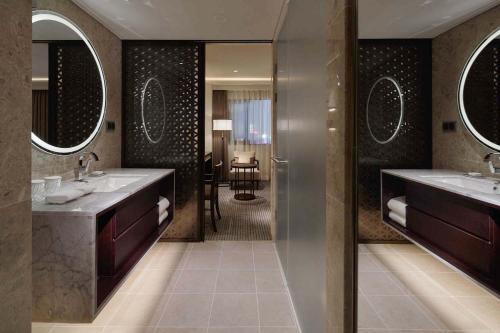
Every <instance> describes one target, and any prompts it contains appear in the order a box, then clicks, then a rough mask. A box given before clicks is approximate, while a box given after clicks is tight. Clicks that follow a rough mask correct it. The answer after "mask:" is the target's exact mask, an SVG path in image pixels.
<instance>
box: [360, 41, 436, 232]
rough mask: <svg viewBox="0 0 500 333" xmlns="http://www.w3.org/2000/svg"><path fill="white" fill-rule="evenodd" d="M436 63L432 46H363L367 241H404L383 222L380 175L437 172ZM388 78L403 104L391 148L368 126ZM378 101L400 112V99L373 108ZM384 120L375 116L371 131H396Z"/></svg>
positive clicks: (362, 43)
mask: <svg viewBox="0 0 500 333" xmlns="http://www.w3.org/2000/svg"><path fill="white" fill-rule="evenodd" d="M431 60H432V54H431V41H430V40H360V41H359V80H358V101H357V103H358V193H359V207H358V208H359V210H358V211H359V214H358V215H359V218H358V222H359V223H358V225H359V238H360V239H362V240H396V239H401V238H400V237H399V236H398V235H397V234H396V233H394V232H393V231H391V230H390V229H389V228H388V227H386V226H385V225H383V224H382V223H381V221H380V219H381V217H380V170H381V169H384V168H388V169H396V168H406V169H407V168H412V169H418V168H431V167H432V105H431V98H432V97H431V92H432V90H431V89H432V77H431ZM383 76H388V77H391V78H393V79H394V80H395V81H397V82H398V84H399V86H400V87H401V90H402V93H403V99H404V118H403V123H402V127H401V129H400V131H399V132H398V134H397V136H396V137H395V138H394V140H392V141H391V142H388V143H386V144H380V143H378V142H376V141H375V140H373V138H372V137H371V136H370V133H369V130H368V127H367V123H366V103H367V100H368V94H369V92H370V89H371V87H372V85H373V84H374V83H375V82H376V81H377V79H379V78H381V77H383ZM374 101H378V103H387V105H381V106H379V110H384V109H386V110H393V109H397V108H399V100H398V99H396V98H382V99H377V98H375V99H374V100H372V101H371V103H373V102H374ZM377 115H379V118H380V119H377V118H376V117H377ZM385 118H386V117H384V116H382V115H381V113H380V112H374V113H373V114H370V126H371V127H372V129H373V130H374V131H376V132H377V133H386V132H387V130H389V129H390V130H392V129H393V128H394V126H393V125H391V124H387V122H386V121H384V119H385ZM392 118H394V117H392Z"/></svg>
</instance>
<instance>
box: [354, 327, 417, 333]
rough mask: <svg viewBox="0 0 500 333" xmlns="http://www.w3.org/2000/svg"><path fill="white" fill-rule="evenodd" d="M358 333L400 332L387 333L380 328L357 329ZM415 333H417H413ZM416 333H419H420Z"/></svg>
mask: <svg viewBox="0 0 500 333" xmlns="http://www.w3.org/2000/svg"><path fill="white" fill-rule="evenodd" d="M358 332H359V333H393V332H394V333H395V332H401V331H389V330H387V329H382V328H378V329H377V328H358ZM414 333H417V332H414ZM418 333H421V332H420V331H419V332H418Z"/></svg>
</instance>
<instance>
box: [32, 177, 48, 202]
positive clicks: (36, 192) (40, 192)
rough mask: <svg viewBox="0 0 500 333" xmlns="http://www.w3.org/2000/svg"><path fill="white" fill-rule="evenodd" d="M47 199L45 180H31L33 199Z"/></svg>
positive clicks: (38, 200)
mask: <svg viewBox="0 0 500 333" xmlns="http://www.w3.org/2000/svg"><path fill="white" fill-rule="evenodd" d="M44 199H45V180H43V179H33V180H32V181H31V200H33V201H37V202H40V201H43V200H44Z"/></svg>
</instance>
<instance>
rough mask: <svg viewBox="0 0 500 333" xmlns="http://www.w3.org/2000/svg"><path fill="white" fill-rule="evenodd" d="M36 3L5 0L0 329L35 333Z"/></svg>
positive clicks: (0, 4) (0, 18) (1, 21)
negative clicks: (33, 159)
mask: <svg viewBox="0 0 500 333" xmlns="http://www.w3.org/2000/svg"><path fill="white" fill-rule="evenodd" d="M30 12H31V1H30V0H16V1H8V0H0V40H1V44H2V46H1V47H0V59H2V61H1V62H0V91H1V94H0V119H1V121H0V161H1V162H0V198H1V199H0V216H1V217H0V228H1V232H0V277H1V282H2V283H1V284H0V298H1V302H0V322H1V325H0V332H2V333H3V332H5V333H8V332H9V333H10V332H16V333H28V332H31V191H30V188H31V185H30V179H31V174H30V164H31V142H30V131H31V21H30Z"/></svg>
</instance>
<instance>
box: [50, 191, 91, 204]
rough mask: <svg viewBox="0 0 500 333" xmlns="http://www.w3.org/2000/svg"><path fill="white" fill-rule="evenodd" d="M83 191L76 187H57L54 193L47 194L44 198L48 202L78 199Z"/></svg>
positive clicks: (61, 202) (57, 202)
mask: <svg viewBox="0 0 500 333" xmlns="http://www.w3.org/2000/svg"><path fill="white" fill-rule="evenodd" d="M84 194H85V193H84V192H82V191H79V190H77V189H59V190H57V191H56V192H54V193H50V194H47V196H46V197H45V200H46V201H47V202H48V203H50V204H59V205H60V204H63V203H65V202H68V201H71V200H75V199H78V198H79V197H81V196H83V195H84Z"/></svg>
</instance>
